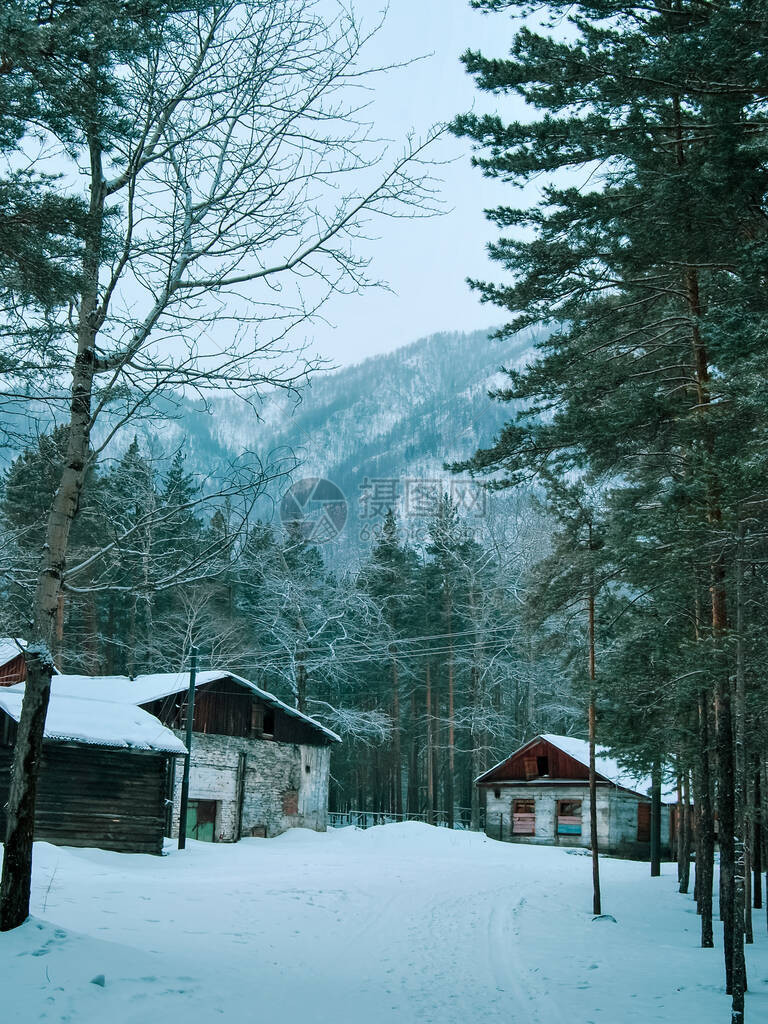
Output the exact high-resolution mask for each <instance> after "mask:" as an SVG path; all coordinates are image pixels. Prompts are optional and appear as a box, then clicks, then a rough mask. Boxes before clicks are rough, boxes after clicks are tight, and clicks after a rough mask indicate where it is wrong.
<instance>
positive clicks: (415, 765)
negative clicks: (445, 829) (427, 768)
mask: <svg viewBox="0 0 768 1024" xmlns="http://www.w3.org/2000/svg"><path fill="white" fill-rule="evenodd" d="M419 731H420V730H419V729H418V711H417V707H416V687H415V686H414V687H412V688H411V723H410V740H411V742H410V744H409V748H408V791H407V794H406V804H405V806H406V812H407V814H409V815H415V814H418V813H419Z"/></svg>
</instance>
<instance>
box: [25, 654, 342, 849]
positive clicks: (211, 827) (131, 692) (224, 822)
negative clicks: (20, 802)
mask: <svg viewBox="0 0 768 1024" xmlns="http://www.w3.org/2000/svg"><path fill="white" fill-rule="evenodd" d="M19 689H20V688H19ZM188 690H189V673H188V672H160V673H152V674H149V675H140V676H136V678H134V679H129V678H128V677H127V676H76V675H59V676H54V678H53V679H52V681H51V692H52V693H54V694H60V695H67V696H81V697H83V696H88V697H97V698H100V699H103V700H108V701H113V702H115V703H118V704H121V705H132V706H135V707H139V708H141V709H143V710H144V711H146V712H149V713H150V714H151V715H154V716H155V717H156V718H157V719H158V720H159V721H160V722H161V723H162V725H164V726H166V727H167V728H168V729H171V730H173V732H174V733H175V735H176V736H178V737H179V738H180V739H181V738H183V737H184V730H185V727H186V717H187V694H188ZM193 731H194V739H193V743H192V754H191V765H190V786H189V809H188V813H187V821H186V827H187V834H188V835H189V836H191V837H192V838H195V839H203V840H208V841H217V842H218V841H221V842H236V841H237V840H238V839H240V838H241V837H243V836H263V837H268V836H275V835H278V834H279V833H281V832H284V831H286V829H289V828H295V827H301V828H311V829H314V830H315V831H325V828H326V826H327V819H328V783H329V778H330V762H331V747H332V745H333V744H334V743H338V742H340V738H339V737H338V736H337V735H336V733H334V732H333V731H332V730H330V729H328V728H326V727H325V726H324V725H322V724H321V723H320V722H318V721H316V720H315V719H314V718H311V717H310V716H309V715H305V714H303V713H302V712H301V711H298V710H297V709H296V708H292V707H290V706H289V705H288V704H285V703H283V701H281V700H279V699H278V698H277V697H275V696H274V694H271V693H269V692H268V691H266V690H263V689H261V687H259V686H256V684H255V683H252V682H250V681H249V680H247V679H244V678H242V677H241V676H237V675H235V674H233V673H231V672H227V671H223V670H212V671H206V672H198V673H197V677H196V685H195V710H194V722H193ZM181 768H182V762H181V760H179V762H178V764H177V765H176V770H175V774H174V779H173V782H172V784H171V788H170V790H169V797H170V800H171V801H172V804H171V803H169V814H168V818H167V822H166V832H167V834H168V835H177V834H178V824H179V813H180V807H181V775H182V771H181Z"/></svg>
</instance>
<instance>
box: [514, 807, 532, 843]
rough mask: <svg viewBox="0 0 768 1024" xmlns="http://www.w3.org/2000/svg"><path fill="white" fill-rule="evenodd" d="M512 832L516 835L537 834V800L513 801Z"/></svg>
mask: <svg viewBox="0 0 768 1024" xmlns="http://www.w3.org/2000/svg"><path fill="white" fill-rule="evenodd" d="M512 834H513V835H516V836H535V835H536V801H535V800H513V801H512Z"/></svg>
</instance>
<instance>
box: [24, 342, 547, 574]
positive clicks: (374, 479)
mask: <svg viewBox="0 0 768 1024" xmlns="http://www.w3.org/2000/svg"><path fill="white" fill-rule="evenodd" d="M536 340H537V336H536V335H534V334H533V333H532V332H527V333H524V334H521V335H518V336H516V337H515V338H514V339H512V340H505V341H501V342H500V341H498V340H492V339H491V338H489V330H479V331H475V332H473V333H469V334H461V333H442V334H433V335H431V336H430V337H427V338H422V339H420V340H418V341H415V342H413V343H411V344H408V345H405V346H403V347H401V348H398V349H395V350H394V351H392V352H390V353H388V354H385V355H379V356H374V357H372V358H369V359H366V360H365V361H364V362H361V363H358V364H356V365H354V366H349V367H345V368H343V369H339V370H335V371H330V372H318V373H316V374H315V375H314V377H313V378H312V381H311V383H310V384H309V385H308V386H306V387H305V388H304V389H303V390H302V393H301V396H300V400H297V398H296V397H295V396H291V395H289V394H287V393H285V392H280V391H276V392H274V393H272V394H270V395H267V396H266V397H265V398H264V399H263V401H261V402H260V403H259V404H258V405H256V406H255V407H251V406H249V405H248V404H246V403H244V402H243V401H242V400H241V399H239V398H237V397H235V396H233V395H230V394H226V393H225V394H222V395H221V396H218V397H216V398H214V399H213V400H211V401H209V403H208V405H207V407H206V408H205V409H203V408H202V406H201V404H200V403H195V402H193V401H191V400H188V399H185V398H183V397H178V398H177V399H176V400H175V401H169V400H168V399H167V398H166V399H163V400H161V403H160V405H159V407H156V409H155V413H156V415H155V416H154V417H152V418H147V419H140V420H138V421H136V422H132V423H130V424H129V425H128V426H126V427H124V428H122V429H121V430H120V431H119V434H118V436H117V438H116V439H115V442H114V443H113V444H111V445H110V454H111V455H112V456H115V455H119V454H120V452H121V451H122V450H124V448H125V447H127V445H128V444H129V443H130V440H131V438H132V437H133V435H134V433H135V434H138V436H139V438H140V439H141V440H142V442H143V445H144V446H145V447H146V448H147V449H148V450H149V451H150V452H151V453H152V455H153V457H155V458H156V459H157V460H158V461H157V463H156V465H157V466H158V469H159V470H162V466H163V463H164V462H165V460H166V459H168V458H169V457H170V456H171V455H172V454H173V452H174V451H175V450H176V449H179V448H182V449H183V450H184V451H185V452H186V455H187V468H188V469H189V470H191V471H193V472H195V473H199V474H201V475H202V476H205V477H210V476H211V475H212V476H214V477H215V476H217V475H218V472H219V469H220V467H222V466H223V465H225V464H226V463H228V462H230V461H232V460H233V459H236V458H238V457H239V456H241V455H242V453H243V452H253V453H256V454H257V455H258V456H259V457H260V458H262V459H264V460H268V459H269V458H270V457H275V456H276V457H277V458H278V459H280V458H282V459H283V460H284V462H283V464H284V465H287V464H288V463H289V462H291V461H292V460H294V459H295V463H294V469H293V472H292V476H291V479H287V478H285V477H283V478H281V479H280V480H279V481H276V482H275V484H274V485H273V487H272V490H271V493H270V496H269V497H270V500H269V501H265V502H264V503H263V505H262V507H261V509H260V514H261V515H263V517H264V518H270V517H272V516H276V515H277V510H278V509H279V503H280V500H281V498H282V497H283V494H284V492H285V491H286V490H287V489H288V487H289V486H290V485H291V483H292V481H293V482H294V483H295V482H296V481H297V480H301V479H304V478H308V477H310V478H311V477H320V478H324V479H328V480H330V481H332V482H333V483H334V484H335V485H336V486H337V487H338V488H339V490H340V491H341V492H342V494H343V495H344V496H345V498H346V502H347V523H346V527H345V530H344V535H343V536H342V537H341V538H340V539H339V542H338V544H337V554H338V555H339V556H341V558H342V560H346V559H347V558H348V557H349V556H350V555H351V554H353V553H354V551H355V550H356V549H357V548H358V547H359V546H360V545H361V544H362V545H364V546H367V542H368V538H369V536H370V533H371V530H372V529H375V527H376V525H377V524H378V522H380V519H381V515H382V514H383V511H385V506H386V505H387V504H393V505H395V506H396V507H397V508H398V509H399V511H400V512H401V513H403V514H404V515H406V516H409V515H410V516H411V518H414V517H413V515H412V513H413V510H414V509H413V502H414V500H416V501H417V503H418V507H419V509H420V510H421V512H422V513H423V514H422V516H421V521H423V519H424V517H425V516H428V507H427V505H428V501H429V499H430V496H431V497H432V498H434V495H435V493H436V492H438V491H441V490H443V489H448V490H449V491H450V490H452V491H453V493H454V497H455V498H456V500H458V501H459V502H460V503H463V504H464V505H465V506H469V505H470V504H471V502H472V501H474V500H477V494H476V491H477V489H476V488H475V489H474V490H475V493H473V494H470V493H469V491H467V490H464V491H462V490H461V486H462V485H461V484H460V482H458V483H457V481H456V479H455V478H454V477H452V476H451V474H450V473H447V472H446V471H445V470H444V469H443V465H444V463H445V462H450V461H452V460H457V459H460V458H465V457H467V456H469V455H471V454H472V453H473V452H474V451H475V450H476V449H477V448H478V446H480V445H485V444H487V443H489V442H490V441H491V439H492V438H493V437H494V435H495V434H496V432H497V430H498V428H499V426H500V425H501V424H502V423H503V422H504V420H505V419H506V418H507V417H508V415H509V411H510V410H509V408H508V407H505V406H503V405H500V404H499V403H497V402H493V401H491V400H490V399H489V398H488V389H489V388H490V387H492V386H493V385H494V384H495V383H498V382H499V381H500V380H501V379H502V378H501V376H500V373H499V371H500V368H501V366H502V365H504V366H519V365H521V364H522V363H524V362H525V361H526V359H527V358H529V357H530V354H531V350H532V348H533V345H534V344H535V342H536ZM29 416H30V419H34V420H35V421H36V422H37V424H38V429H41V430H48V429H50V423H49V422H48V421H49V418H50V414H49V412H48V409H47V407H42V406H41V408H40V409H39V410H38V409H32V408H31V407H30V410H29ZM108 426H109V420H108V418H107V419H106V420H105V421H104V422H103V423H102V424H101V425H100V427H99V428H97V437H98V436H99V435H100V434H101V433H103V432H104V431H106V430H107V429H108ZM13 454H15V453H14V452H13V451H9V452H6V453H5V455H6V461H7V459H8V458H11V457H13ZM288 456H290V458H287V457H288ZM366 497H367V500H368V504H365V501H366ZM482 500H483V501H484V500H485V498H484V497H483V499H482ZM415 518H417V519H418V518H419V517H415Z"/></svg>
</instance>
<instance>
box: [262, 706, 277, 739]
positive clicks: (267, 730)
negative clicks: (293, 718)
mask: <svg viewBox="0 0 768 1024" xmlns="http://www.w3.org/2000/svg"><path fill="white" fill-rule="evenodd" d="M264 735H265V736H274V735H275V712H274V711H273V710H272V708H265V709H264Z"/></svg>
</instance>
